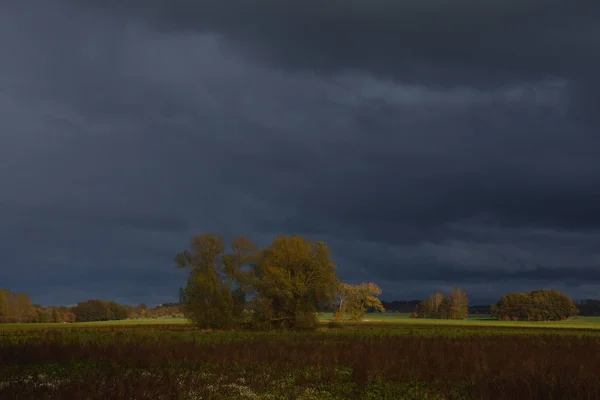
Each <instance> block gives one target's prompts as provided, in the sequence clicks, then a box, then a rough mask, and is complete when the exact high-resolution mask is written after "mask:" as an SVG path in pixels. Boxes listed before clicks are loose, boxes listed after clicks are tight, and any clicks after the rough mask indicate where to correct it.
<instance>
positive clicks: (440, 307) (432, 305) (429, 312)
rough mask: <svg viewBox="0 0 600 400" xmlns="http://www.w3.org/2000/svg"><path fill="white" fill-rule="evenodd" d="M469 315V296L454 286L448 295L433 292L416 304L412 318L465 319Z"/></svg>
mask: <svg viewBox="0 0 600 400" xmlns="http://www.w3.org/2000/svg"><path fill="white" fill-rule="evenodd" d="M468 316H469V296H468V295H467V292H466V291H464V290H463V289H461V288H459V287H454V288H453V289H452V292H451V293H450V294H449V295H448V296H444V294H443V293H441V292H438V293H433V294H431V295H430V296H429V298H428V299H427V300H425V301H422V302H420V303H419V304H417V306H416V308H415V311H414V312H413V313H412V314H411V317H412V318H433V319H466V318H467V317H468Z"/></svg>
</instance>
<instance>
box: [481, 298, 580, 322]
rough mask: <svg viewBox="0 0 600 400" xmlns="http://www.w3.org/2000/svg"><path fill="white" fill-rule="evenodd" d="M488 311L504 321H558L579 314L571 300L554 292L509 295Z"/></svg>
mask: <svg viewBox="0 0 600 400" xmlns="http://www.w3.org/2000/svg"><path fill="white" fill-rule="evenodd" d="M490 310H491V312H492V314H493V315H495V316H496V318H498V319H501V320H505V321H509V320H510V321H520V320H527V321H558V320H565V319H567V318H569V317H570V316H574V315H577V313H578V312H579V310H578V309H577V307H576V306H575V303H574V302H573V300H571V299H570V298H569V297H568V296H567V295H566V294H564V293H561V292H558V291H556V290H534V291H533V292H530V293H509V294H507V295H505V296H503V297H502V298H501V299H500V300H498V301H497V302H496V303H495V304H493V305H492V306H491V308H490Z"/></svg>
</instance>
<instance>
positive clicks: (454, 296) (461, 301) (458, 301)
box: [447, 286, 469, 319]
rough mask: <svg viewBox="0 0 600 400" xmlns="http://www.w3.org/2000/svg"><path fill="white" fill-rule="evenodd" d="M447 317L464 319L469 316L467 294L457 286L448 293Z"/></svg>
mask: <svg viewBox="0 0 600 400" xmlns="http://www.w3.org/2000/svg"><path fill="white" fill-rule="evenodd" d="M450 300H451V301H450V307H449V311H448V314H447V315H448V318H449V319H466V318H467V317H468V316H469V296H468V295H467V292H466V291H465V290H463V289H461V288H459V287H457V286H455V287H453V288H452V292H451V293H450Z"/></svg>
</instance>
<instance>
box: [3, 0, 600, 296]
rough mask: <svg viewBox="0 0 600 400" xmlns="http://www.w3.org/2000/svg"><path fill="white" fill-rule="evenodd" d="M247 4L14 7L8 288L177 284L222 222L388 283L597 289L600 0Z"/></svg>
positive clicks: (7, 162) (144, 289)
mask: <svg viewBox="0 0 600 400" xmlns="http://www.w3.org/2000/svg"><path fill="white" fill-rule="evenodd" d="M320 3H322V2H320ZM575 3H576V4H575ZM34 4H35V6H34V7H31V5H34ZM245 4H246V3H243V2H242V3H239V2H232V1H229V0H225V1H219V2H208V1H204V2H203V1H199V2H187V1H179V0H176V1H169V2H167V1H161V0H152V1H144V2H142V1H130V2H116V1H112V0H111V1H107V2H91V1H89V2H87V3H86V2H71V1H58V0H54V1H48V2H33V1H32V2H28V4H27V5H24V4H23V3H21V4H17V3H14V4H12V5H2V6H0V48H2V49H6V50H5V53H4V54H3V57H0V159H1V160H2V164H3V166H4V168H2V169H0V185H1V187H2V190H1V191H0V219H1V220H2V221H3V226H4V229H3V231H2V232H1V233H0V235H1V239H2V240H1V241H0V254H2V255H3V256H4V257H3V262H4V263H5V265H6V268H4V269H2V270H1V272H0V278H1V281H3V282H4V284H3V285H4V286H7V287H9V288H11V289H13V290H22V291H27V292H29V293H31V294H32V297H33V298H34V300H36V301H40V302H45V303H54V304H58V303H73V302H76V301H79V300H83V299H84V298H87V297H89V296H91V295H94V296H96V297H102V298H108V299H117V298H118V299H119V300H120V301H125V302H139V301H145V302H148V303H158V302H162V301H166V300H174V299H176V295H177V287H178V285H180V284H181V283H182V282H183V281H184V277H183V276H182V274H181V273H179V272H178V271H175V270H173V268H171V267H172V258H173V256H174V254H175V253H176V252H177V251H180V250H181V249H183V248H184V247H185V246H186V244H187V242H188V239H189V237H190V235H192V234H193V233H198V232H204V231H213V232H216V233H220V234H223V235H225V236H231V235H233V234H238V233H239V234H246V235H248V236H249V237H251V238H254V239H255V240H257V241H259V242H260V243H261V244H267V243H268V242H269V241H270V240H271V239H272V237H273V236H274V235H277V234H283V233H286V234H294V233H298V234H305V235H309V236H310V237H313V238H315V239H324V240H326V241H327V242H328V243H329V244H330V246H331V247H332V249H333V251H334V255H335V257H336V261H337V262H338V265H339V272H340V274H341V275H342V276H343V277H344V278H346V279H348V280H349V281H353V282H357V281H361V280H373V281H376V282H377V283H380V284H381V286H382V287H383V289H384V297H385V298H415V297H423V296H424V295H425V294H426V293H428V292H429V291H431V290H436V289H437V288H444V287H450V286H452V285H453V284H459V285H463V286H464V287H466V288H467V289H468V290H469V291H470V292H471V293H472V297H473V298H474V299H475V300H477V301H484V302H487V301H491V300H493V299H494V298H495V297H497V296H499V295H501V294H503V293H504V292H505V291H510V290H531V289H534V288H540V287H552V288H558V289H562V290H565V291H566V292H567V293H569V294H570V295H572V296H573V297H575V298H583V297H588V296H597V294H598V293H599V292H600V275H599V274H600V272H599V271H600V248H599V246H598V243H599V242H598V238H599V236H600V232H599V230H600V229H599V228H600V208H598V206H597V205H598V204H599V200H600V189H599V188H598V185H597V184H596V182H598V180H599V178H600V161H598V157H597V155H596V153H597V149H598V148H600V136H599V135H598V134H597V132H598V131H599V129H598V128H600V119H598V113H597V111H596V109H595V108H594V106H593V104H598V100H599V99H598V93H599V90H598V89H599V88H600V83H599V82H600V78H598V76H597V72H596V71H598V70H600V56H599V55H598V52H597V51H594V49H596V48H597V47H598V45H599V44H600V31H599V30H598V29H597V28H596V26H598V25H597V22H598V19H599V17H600V9H599V6H598V5H596V4H594V2H591V1H590V2H588V1H577V2H559V1H546V2H534V1H530V2H503V4H502V5H501V6H495V7H487V8H486V7H482V6H480V2H472V1H466V0H465V1H459V2H453V3H452V4H453V6H452V7H450V8H448V7H446V6H444V5H443V2H434V1H429V2H427V1H425V2H423V1H420V2H416V1H414V2H402V3H401V4H402V5H399V4H400V3H398V2H392V1H385V0H377V1H370V2H366V1H348V2H343V3H339V4H336V5H330V6H323V5H322V4H317V3H316V2H313V1H302V2H296V1H291V2H286V3H285V6H283V5H282V4H283V3H281V2H275V1H265V2H261V7H254V8H249V6H246V5H245ZM248 4H249V3H248ZM328 4H330V3H328ZM331 4H333V3H331Z"/></svg>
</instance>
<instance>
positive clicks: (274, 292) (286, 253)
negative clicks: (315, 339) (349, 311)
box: [253, 236, 337, 329]
mask: <svg viewBox="0 0 600 400" xmlns="http://www.w3.org/2000/svg"><path fill="white" fill-rule="evenodd" d="M335 269H336V266H335V264H334V262H333V260H332V259H331V255H330V252H329V249H328V247H327V245H326V244H325V243H324V242H316V243H313V242H311V241H310V240H309V239H307V238H304V237H301V236H292V237H289V236H280V237H278V238H276V239H275V240H274V241H273V243H272V244H271V246H269V247H268V248H267V249H266V250H265V251H264V252H262V255H261V258H260V260H259V262H258V263H257V264H256V266H255V268H254V279H253V286H254V288H255V289H256V295H257V299H256V302H255V304H256V308H255V315H256V317H257V321H258V322H260V323H261V324H263V326H265V327H267V328H271V327H280V328H306V329H311V328H315V327H316V326H317V325H318V319H317V312H316V311H317V308H320V307H321V306H323V305H326V304H331V303H332V302H333V300H334V298H335V294H336V286H337V277H336V274H335Z"/></svg>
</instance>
